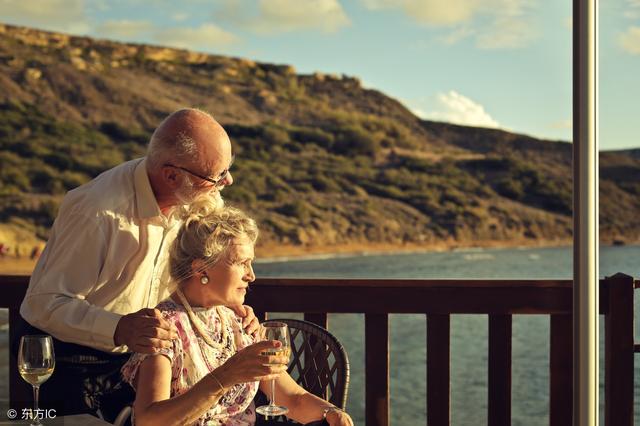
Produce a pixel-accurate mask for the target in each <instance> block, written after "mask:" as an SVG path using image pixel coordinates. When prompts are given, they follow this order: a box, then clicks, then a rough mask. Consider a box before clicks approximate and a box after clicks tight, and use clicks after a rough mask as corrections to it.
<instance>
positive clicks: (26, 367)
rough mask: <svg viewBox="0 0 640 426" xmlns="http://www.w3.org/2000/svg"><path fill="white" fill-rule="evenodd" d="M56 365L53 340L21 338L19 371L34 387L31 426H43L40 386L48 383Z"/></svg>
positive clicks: (46, 338)
mask: <svg viewBox="0 0 640 426" xmlns="http://www.w3.org/2000/svg"><path fill="white" fill-rule="evenodd" d="M55 365H56V358H55V354H54V352H53V340H52V339H51V336H47V335H27V336H22V337H21V338H20V349H19V351H18V371H19V372H20V375H21V376H22V378H23V379H24V380H25V381H26V382H27V383H30V384H31V386H33V408H34V409H33V413H32V416H31V421H32V423H31V426H41V425H42V423H41V422H40V418H39V417H38V416H37V413H38V396H39V392H40V385H41V384H43V383H44V382H46V381H47V380H48V379H49V377H51V374H53V369H54V368H55Z"/></svg>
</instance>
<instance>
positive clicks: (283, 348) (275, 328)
mask: <svg viewBox="0 0 640 426" xmlns="http://www.w3.org/2000/svg"><path fill="white" fill-rule="evenodd" d="M261 331H262V338H263V339H264V340H278V341H279V342H280V343H282V345H280V347H279V348H273V349H270V350H268V351H263V352H262V354H263V355H271V356H274V355H276V356H286V357H287V358H288V357H290V356H291V340H290V338H289V328H288V327H287V324H285V323H283V322H280V321H266V322H264V323H262V329H261ZM275 399H276V381H275V379H273V380H271V398H269V400H270V402H269V405H262V406H260V407H258V408H256V412H258V413H260V414H262V415H263V416H266V417H269V416H281V415H283V414H287V413H288V412H289V409H288V408H287V407H284V406H282V405H277V404H276V401H275Z"/></svg>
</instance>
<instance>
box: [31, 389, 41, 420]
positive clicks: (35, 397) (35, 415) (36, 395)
mask: <svg viewBox="0 0 640 426" xmlns="http://www.w3.org/2000/svg"><path fill="white" fill-rule="evenodd" d="M39 397H40V386H39V385H38V386H33V413H32V414H31V426H42V422H41V421H40V418H39V417H38V399H39Z"/></svg>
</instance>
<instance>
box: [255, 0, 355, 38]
mask: <svg viewBox="0 0 640 426" xmlns="http://www.w3.org/2000/svg"><path fill="white" fill-rule="evenodd" d="M349 24H350V21H349V18H348V17H347V15H346V13H345V12H344V10H343V9H342V6H341V5H340V3H339V2H338V0H260V21H259V24H258V25H257V26H256V27H255V28H256V29H257V30H259V31H263V32H266V33H280V32H288V31H298V30H306V29H317V30H320V31H323V32H327V33H332V32H336V31H338V30H339V29H340V28H342V27H345V26H347V25H349Z"/></svg>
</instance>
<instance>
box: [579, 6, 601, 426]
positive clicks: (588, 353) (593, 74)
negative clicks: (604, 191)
mask: <svg viewBox="0 0 640 426" xmlns="http://www.w3.org/2000/svg"><path fill="white" fill-rule="evenodd" d="M597 15H598V0H573V197H574V200H573V278H574V280H573V282H574V286H573V308H574V309H573V339H574V340H573V358H574V366H573V424H574V426H597V425H598V389H599V388H598V140H597V133H598V128H597V124H598V108H597V101H598V82H597V77H598V66H597V54H598V50H597V48H598V43H597V36H598V27H597Z"/></svg>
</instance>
